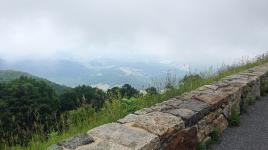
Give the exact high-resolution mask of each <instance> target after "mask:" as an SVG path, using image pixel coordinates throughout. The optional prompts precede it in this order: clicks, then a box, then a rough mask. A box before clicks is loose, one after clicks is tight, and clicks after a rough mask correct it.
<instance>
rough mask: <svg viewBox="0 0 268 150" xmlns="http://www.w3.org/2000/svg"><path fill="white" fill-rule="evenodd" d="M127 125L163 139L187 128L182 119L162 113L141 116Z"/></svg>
mask: <svg viewBox="0 0 268 150" xmlns="http://www.w3.org/2000/svg"><path fill="white" fill-rule="evenodd" d="M126 125H127V126H132V127H138V128H141V129H144V130H146V131H148V132H150V133H153V134H155V135H158V136H159V137H160V138H161V139H162V138H164V137H168V136H170V135H171V134H173V133H174V132H177V131H178V130H181V129H183V128H184V127H185V124H184V122H183V120H182V119H181V118H180V117H176V116H174V115H171V114H168V113H162V112H152V113H148V114H145V115H139V116H138V117H137V119H136V120H135V121H133V122H129V123H128V124H126Z"/></svg>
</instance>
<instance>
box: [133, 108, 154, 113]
mask: <svg viewBox="0 0 268 150" xmlns="http://www.w3.org/2000/svg"><path fill="white" fill-rule="evenodd" d="M153 111H154V110H153V109H151V108H143V109H140V110H137V111H135V112H134V114H136V115H145V114H148V113H150V112H153Z"/></svg>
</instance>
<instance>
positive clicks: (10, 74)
mask: <svg viewBox="0 0 268 150" xmlns="http://www.w3.org/2000/svg"><path fill="white" fill-rule="evenodd" d="M21 76H26V77H31V78H34V79H37V80H42V81H45V82H46V83H47V84H48V85H50V86H51V87H53V88H54V89H55V90H56V92H57V93H58V94H60V93H62V92H63V91H64V90H65V89H67V88H68V87H66V86H63V85H59V84H56V83H54V82H51V81H49V80H46V79H43V78H40V77H37V76H34V75H32V74H29V73H26V72H21V71H15V70H0V82H8V81H11V80H15V79H17V78H19V77H21Z"/></svg>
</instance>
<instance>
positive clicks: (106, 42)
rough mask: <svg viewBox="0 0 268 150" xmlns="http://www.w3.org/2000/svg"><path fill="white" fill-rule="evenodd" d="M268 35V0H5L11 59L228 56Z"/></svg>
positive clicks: (0, 42)
mask: <svg viewBox="0 0 268 150" xmlns="http://www.w3.org/2000/svg"><path fill="white" fill-rule="evenodd" d="M267 40H268V1H267V0H42V1H41V0H0V58H3V59H7V60H21V59H51V58H52V59H65V58H68V59H72V60H79V61H86V60H91V59H96V58H113V59H123V58H125V59H128V58H134V59H137V60H139V59H146V58H157V59H161V60H171V61H177V62H183V63H199V62H200V63H213V62H219V61H221V62H222V61H225V62H229V61H233V60H235V59H237V58H241V57H242V56H249V57H253V56H255V55H258V54H261V53H263V52H266V51H267V50H268V41H267Z"/></svg>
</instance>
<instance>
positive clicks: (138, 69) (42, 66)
mask: <svg viewBox="0 0 268 150" xmlns="http://www.w3.org/2000/svg"><path fill="white" fill-rule="evenodd" d="M0 69H11V70H20V71H23V72H28V73H31V74H34V75H37V76H39V77H42V78H46V79H48V80H50V81H52V82H55V83H58V84H62V85H66V86H69V87H74V86H78V85H82V84H85V85H91V86H97V87H99V88H102V89H107V88H111V87H113V86H120V85H123V84H125V83H128V84H131V85H133V86H134V87H136V88H138V89H143V88H144V87H146V86H149V85H151V84H152V83H153V82H154V81H158V80H159V79H164V78H165V77H166V76H167V73H170V74H172V75H176V76H177V77H183V76H184V75H185V74H187V73H188V72H187V68H186V69H185V67H183V66H179V65H177V64H174V63H173V64H171V63H166V62H164V63H162V62H160V61H156V60H145V61H132V60H108V59H103V60H102V59H96V60H90V61H88V62H83V63H81V62H76V61H71V60H56V61H49V60H45V61H44V60H40V61H31V60H23V61H17V62H5V61H3V60H2V61H1V60H0Z"/></svg>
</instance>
